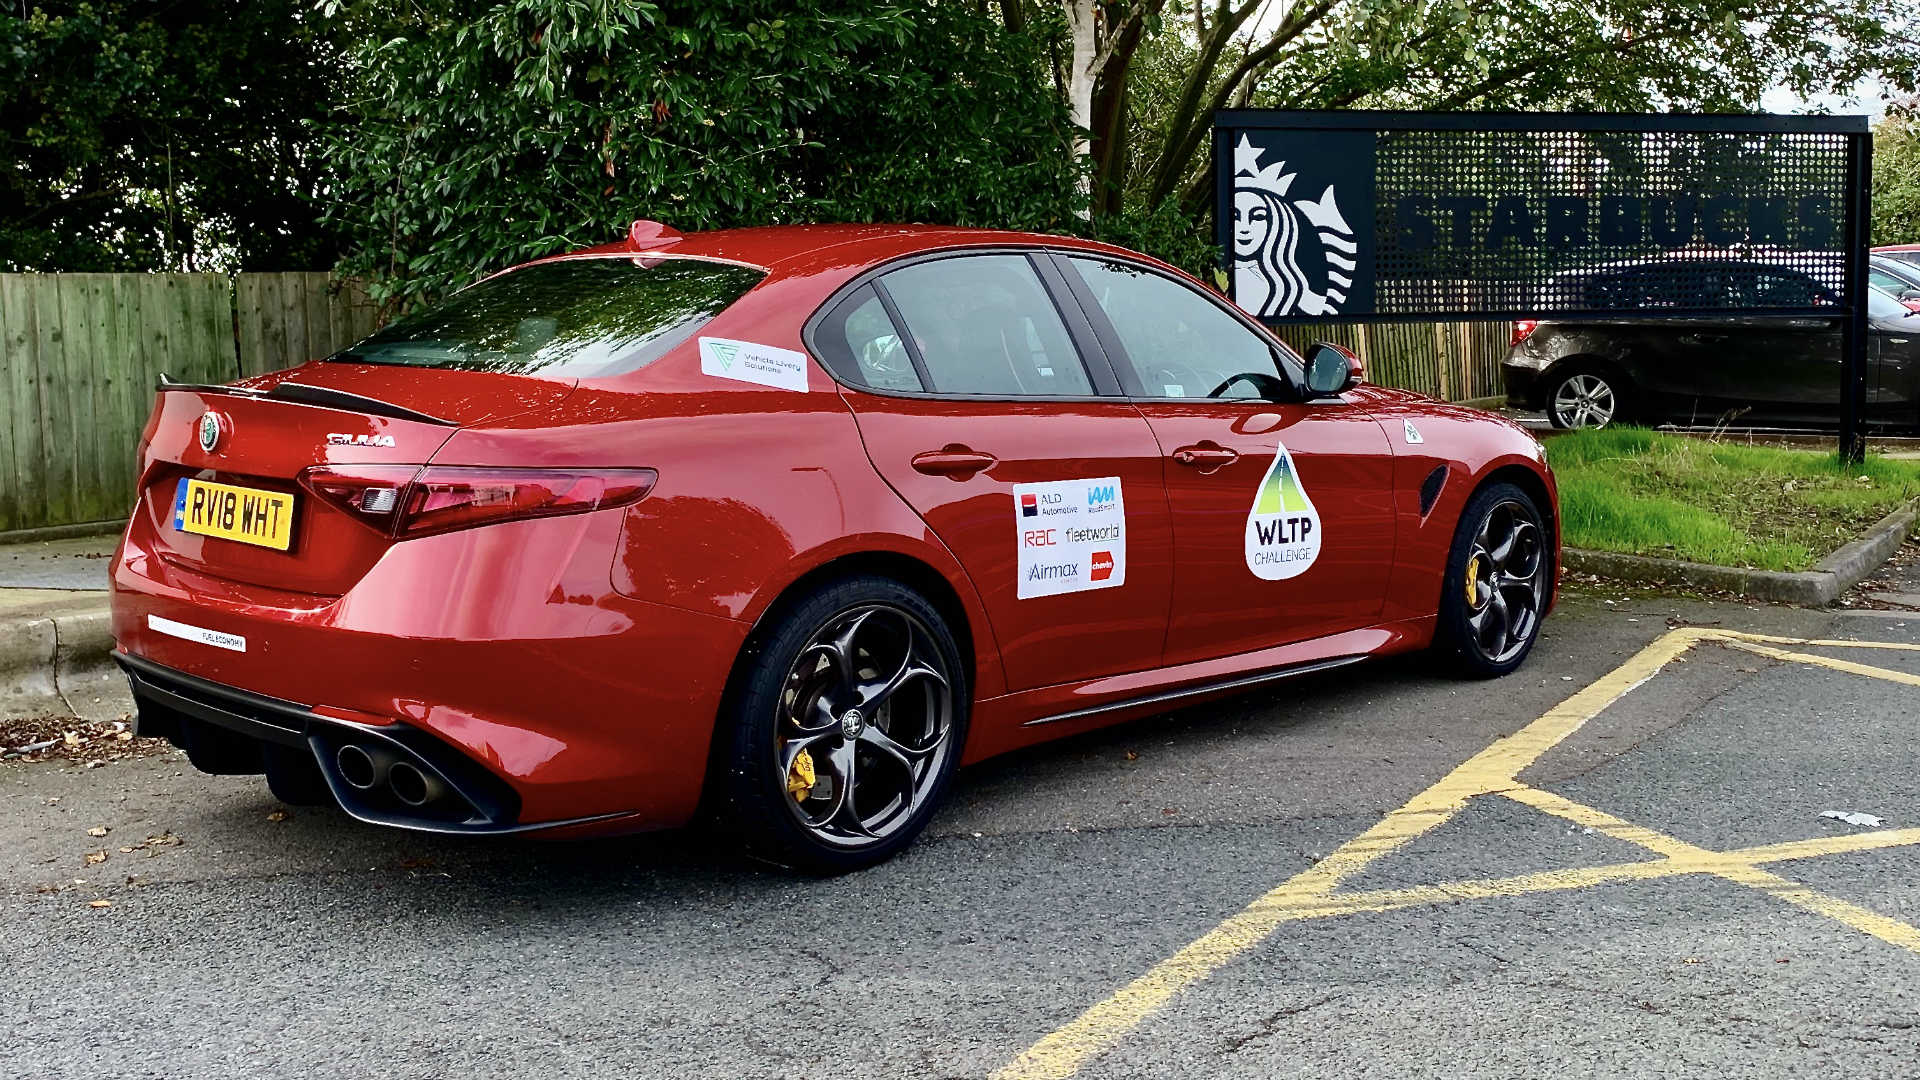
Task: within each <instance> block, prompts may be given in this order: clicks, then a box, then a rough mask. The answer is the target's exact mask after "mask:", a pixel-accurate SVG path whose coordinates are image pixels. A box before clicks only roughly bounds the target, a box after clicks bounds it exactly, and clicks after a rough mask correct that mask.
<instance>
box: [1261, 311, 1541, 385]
mask: <svg viewBox="0 0 1920 1080" xmlns="http://www.w3.org/2000/svg"><path fill="white" fill-rule="evenodd" d="M1279 332H1280V337H1281V338H1282V339H1283V340H1285V341H1286V342H1287V344H1289V345H1292V346H1293V347H1294V348H1296V349H1302V350H1304V349H1305V348H1306V347H1307V346H1308V345H1311V344H1312V343H1314V342H1316V341H1331V342H1334V343H1336V344H1339V345H1345V346H1346V347H1347V348H1349V349H1352V350H1353V351H1354V352H1355V353H1356V354H1358V355H1359V357H1360V361H1361V362H1362V363H1364V364H1365V365H1366V366H1367V381H1368V382H1372V383H1377V384H1379V385H1381V386H1394V387H1399V388H1402V389H1406V390H1417V391H1419V392H1420V393H1422V394H1427V395H1430V396H1432V397H1437V398H1440V399H1441V400H1443V401H1478V400H1483V399H1487V398H1497V397H1503V396H1505V394H1506V392H1507V391H1506V384H1505V381H1504V379H1505V376H1504V375H1502V373H1501V371H1500V365H1501V364H1502V363H1503V362H1504V361H1505V360H1506V358H1507V350H1508V347H1509V345H1510V344H1511V342H1512V340H1513V324H1512V323H1505V322H1443V323H1369V324H1353V323H1344V324H1332V325H1327V326H1315V325H1306V326H1286V327H1281V328H1280V331H1279Z"/></svg>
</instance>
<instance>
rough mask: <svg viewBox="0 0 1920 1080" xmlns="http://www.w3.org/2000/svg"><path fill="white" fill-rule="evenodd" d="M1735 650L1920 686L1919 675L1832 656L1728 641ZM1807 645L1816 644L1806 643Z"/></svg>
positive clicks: (1747, 642) (1746, 642) (1748, 642)
mask: <svg viewBox="0 0 1920 1080" xmlns="http://www.w3.org/2000/svg"><path fill="white" fill-rule="evenodd" d="M1727 644H1728V645H1731V646H1733V647H1734V648H1736V649H1744V650H1746V651H1747V652H1750V653H1757V654H1759V655H1761V656H1770V657H1772V658H1773V659H1775V660H1789V661H1792V662H1793V663H1796V664H1814V665H1817V666H1819V667H1823V668H1831V669H1832V670H1834V671H1844V672H1846V673H1847V674H1849V675H1865V676H1866V677H1867V678H1869V679H1885V680H1886V681H1888V682H1897V683H1904V684H1905V685H1907V686H1920V675H1915V674H1912V673H1910V672H1905V671H1895V670H1893V669H1892V668H1883V667H1873V666H1871V665H1869V664H1856V663H1854V662H1853V661H1851V660H1841V659H1839V658H1837V657H1832V656H1816V655H1815V654H1813V653H1803V652H1791V651H1789V650H1786V649H1774V648H1769V647H1768V646H1765V645H1756V644H1754V643H1753V642H1750V641H1732V640H1730V641H1728V642H1727ZM1807 644H1810V645H1811V644H1817V643H1815V642H1808V643H1807Z"/></svg>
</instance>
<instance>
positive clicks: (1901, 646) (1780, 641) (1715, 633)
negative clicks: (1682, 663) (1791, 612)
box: [1708, 629, 1920, 652]
mask: <svg viewBox="0 0 1920 1080" xmlns="http://www.w3.org/2000/svg"><path fill="white" fill-rule="evenodd" d="M1708 634H1709V636H1711V637H1714V638H1718V639H1720V640H1724V641H1759V642H1768V643H1771V644H1774V645H1812V646H1817V647H1819V648H1823V649H1889V650H1896V651H1899V652H1920V645H1914V644H1910V643H1908V642H1904V641H1853V640H1841V639H1839V638H1793V637H1778V636H1776V635H1773V634H1750V633H1747V632H1745V631H1742V630H1718V629H1715V630H1710V631H1708Z"/></svg>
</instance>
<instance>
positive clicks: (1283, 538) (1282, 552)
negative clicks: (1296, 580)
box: [1247, 444, 1320, 581]
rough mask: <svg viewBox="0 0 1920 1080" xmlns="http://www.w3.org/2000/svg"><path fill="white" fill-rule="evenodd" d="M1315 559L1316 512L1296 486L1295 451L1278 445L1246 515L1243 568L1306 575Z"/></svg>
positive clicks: (1277, 576) (1265, 574) (1272, 575)
mask: <svg viewBox="0 0 1920 1080" xmlns="http://www.w3.org/2000/svg"><path fill="white" fill-rule="evenodd" d="M1319 557H1320V511H1318V510H1316V509H1314V507H1313V500H1312V499H1310V498H1308V497H1307V489H1306V488H1305V487H1303V486H1301V484H1300V474H1299V472H1298V471H1297V470H1295V469H1294V467H1293V455H1292V454H1289V453H1287V448H1286V447H1285V446H1281V445H1277V444H1276V445H1275V447H1274V454H1273V464H1271V465H1269V466H1267V475H1266V476H1265V477H1264V478H1263V479H1262V480H1261V481H1260V487H1259V489H1258V490H1256V491H1255V492H1254V494H1253V510H1252V511H1251V512H1249V513H1248V514H1247V569H1249V570H1251V571H1253V576H1255V577H1257V578H1261V579H1263V580H1266V581H1283V580H1285V579H1287V578H1290V577H1299V576H1300V575H1301V574H1304V573H1306V572H1307V569H1308V568H1309V567H1311V566H1312V565H1313V561H1314V560H1315V559H1317V558H1319Z"/></svg>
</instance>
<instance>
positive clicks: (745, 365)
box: [700, 337, 807, 393]
mask: <svg viewBox="0 0 1920 1080" xmlns="http://www.w3.org/2000/svg"><path fill="white" fill-rule="evenodd" d="M700 372H701V374H703V375H713V376H716V377H718V378H722V379H733V380H735V381H737V382H750V383H759V384H760V385H762V386H772V387H777V388H778V389H781V390H798V391H800V392H801V393H806V390H807V354H806V353H802V352H794V351H793V350H792V349H776V348H774V347H773V346H771V345H760V344H757V343H755V342H752V341H731V340H728V339H727V338H714V337H703V338H701V339H700Z"/></svg>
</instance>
